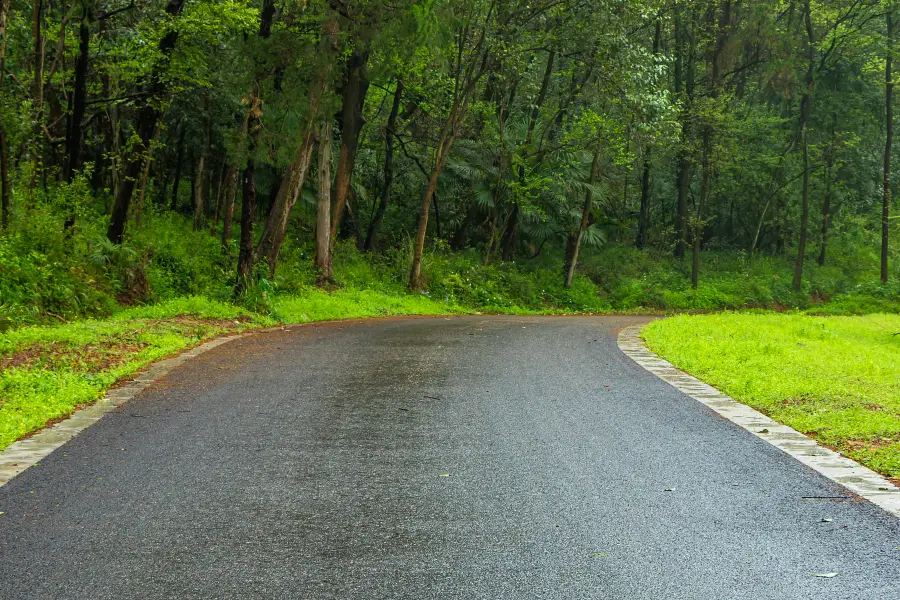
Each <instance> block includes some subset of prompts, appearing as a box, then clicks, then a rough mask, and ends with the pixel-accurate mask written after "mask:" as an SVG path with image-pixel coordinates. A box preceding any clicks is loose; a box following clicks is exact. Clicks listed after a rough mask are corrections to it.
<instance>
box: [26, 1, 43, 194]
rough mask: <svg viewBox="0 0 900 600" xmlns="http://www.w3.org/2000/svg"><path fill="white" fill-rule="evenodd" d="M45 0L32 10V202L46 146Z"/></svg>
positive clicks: (35, 3) (30, 190)
mask: <svg viewBox="0 0 900 600" xmlns="http://www.w3.org/2000/svg"><path fill="white" fill-rule="evenodd" d="M43 12H44V0H33V2H32V10H31V37H32V39H33V41H34V53H33V54H34V82H33V83H32V87H31V100H32V103H33V107H32V109H33V110H34V132H33V134H32V135H33V139H32V141H31V143H32V153H31V181H30V182H29V185H28V195H29V198H30V200H31V203H32V204H34V201H35V189H36V187H37V177H38V173H39V172H40V171H41V158H42V154H43V147H44V143H43V140H44V131H43V129H42V126H43V124H44V39H43V35H42V29H41V25H42V23H41V21H42V20H43Z"/></svg>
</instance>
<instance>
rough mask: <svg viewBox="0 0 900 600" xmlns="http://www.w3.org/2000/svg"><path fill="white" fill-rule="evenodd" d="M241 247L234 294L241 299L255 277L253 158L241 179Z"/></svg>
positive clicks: (254, 166)
mask: <svg viewBox="0 0 900 600" xmlns="http://www.w3.org/2000/svg"><path fill="white" fill-rule="evenodd" d="M241 181H242V188H243V189H242V198H241V245H240V250H239V252H238V264H237V281H236V282H235V286H234V294H235V296H237V297H239V296H241V294H243V293H244V292H245V291H246V290H247V288H248V287H249V286H250V283H251V278H252V276H253V213H254V212H255V211H256V165H255V164H254V163H253V157H252V156H251V157H250V158H248V159H247V166H246V168H245V169H244V173H243V175H242V178H241Z"/></svg>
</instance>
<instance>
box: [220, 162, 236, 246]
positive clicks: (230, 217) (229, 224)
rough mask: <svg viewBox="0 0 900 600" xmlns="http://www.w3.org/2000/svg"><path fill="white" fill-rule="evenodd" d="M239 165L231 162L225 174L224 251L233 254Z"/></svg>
mask: <svg viewBox="0 0 900 600" xmlns="http://www.w3.org/2000/svg"><path fill="white" fill-rule="evenodd" d="M237 178H238V165H237V163H236V162H233V161H232V162H231V164H229V165H228V172H227V173H225V206H224V208H223V209H222V250H224V252H225V254H226V255H230V254H231V230H232V228H233V227H234V199H235V197H236V196H237Z"/></svg>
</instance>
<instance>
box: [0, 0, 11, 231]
mask: <svg viewBox="0 0 900 600" xmlns="http://www.w3.org/2000/svg"><path fill="white" fill-rule="evenodd" d="M9 3H10V0H0V93H2V92H3V81H4V80H5V79H6V75H5V73H6V41H7V35H6V30H7V22H8V15H9ZM10 195H11V194H10V188H9V148H8V147H7V143H6V130H5V129H4V127H3V119H0V231H6V230H7V229H8V228H9V211H10V205H9V204H10V202H9V200H10Z"/></svg>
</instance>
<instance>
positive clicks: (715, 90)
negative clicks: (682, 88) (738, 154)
mask: <svg viewBox="0 0 900 600" xmlns="http://www.w3.org/2000/svg"><path fill="white" fill-rule="evenodd" d="M715 10H716V9H715V7H714V6H712V7H710V9H709V12H707V23H708V24H709V25H710V27H711V26H712V25H713V24H714V20H715V16H716V15H715ZM730 25H731V2H730V0H726V1H725V2H724V3H723V4H722V12H721V14H720V15H719V25H718V31H717V32H716V41H715V44H714V46H713V49H712V52H711V54H710V55H709V58H708V69H709V96H710V98H712V99H713V100H716V99H717V98H718V97H719V90H720V88H721V86H722V81H721V79H722V69H721V64H720V62H719V61H720V59H721V56H722V53H723V52H724V50H725V45H726V43H727V41H728V36H729V33H730V32H729V28H730ZM702 140H703V141H702V158H701V169H702V172H701V174H700V199H699V200H698V202H697V213H696V215H695V218H694V227H693V238H694V239H693V248H692V260H691V287H692V288H693V289H697V286H698V285H699V283H700V246H701V245H702V243H703V230H704V226H703V215H704V210H705V209H706V205H707V204H708V202H709V196H710V179H711V176H712V169H713V164H712V151H713V124H712V123H711V122H710V121H709V120H707V121H706V122H705V123H704V125H703V135H702Z"/></svg>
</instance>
